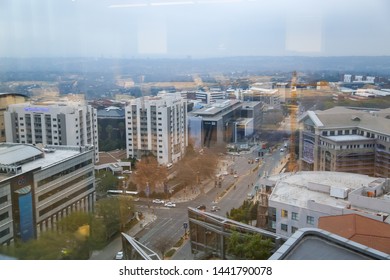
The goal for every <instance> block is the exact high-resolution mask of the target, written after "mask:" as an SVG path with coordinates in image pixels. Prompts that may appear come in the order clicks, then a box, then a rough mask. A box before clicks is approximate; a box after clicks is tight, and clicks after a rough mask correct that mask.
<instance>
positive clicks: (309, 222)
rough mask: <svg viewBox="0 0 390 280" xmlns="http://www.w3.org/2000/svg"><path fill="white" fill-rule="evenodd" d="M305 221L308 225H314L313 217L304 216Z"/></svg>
mask: <svg viewBox="0 0 390 280" xmlns="http://www.w3.org/2000/svg"><path fill="white" fill-rule="evenodd" d="M306 223H307V224H309V225H314V217H312V216H307V217H306Z"/></svg>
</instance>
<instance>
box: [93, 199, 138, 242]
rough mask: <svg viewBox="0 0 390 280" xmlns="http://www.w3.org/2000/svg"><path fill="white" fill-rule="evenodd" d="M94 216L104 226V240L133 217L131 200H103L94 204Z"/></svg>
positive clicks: (121, 228)
mask: <svg viewBox="0 0 390 280" xmlns="http://www.w3.org/2000/svg"><path fill="white" fill-rule="evenodd" d="M96 214H97V216H98V217H99V218H100V219H101V220H102V223H103V224H104V226H105V232H106V238H107V239H109V238H111V237H112V236H113V235H114V234H115V233H117V232H118V231H120V230H123V228H124V227H125V226H126V224H127V223H128V222H130V220H131V219H132V218H133V216H134V204H133V199H132V198H131V197H129V196H119V197H108V198H103V199H101V200H99V201H97V203H96Z"/></svg>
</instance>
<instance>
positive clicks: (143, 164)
mask: <svg viewBox="0 0 390 280" xmlns="http://www.w3.org/2000/svg"><path fill="white" fill-rule="evenodd" d="M167 177H168V170H167V168H166V167H165V166H162V165H159V164H158V162H157V159H156V158H155V157H153V156H148V157H144V158H142V160H141V161H140V162H138V163H137V168H136V172H135V174H134V175H133V180H134V182H135V183H136V184H137V185H138V186H139V190H140V191H146V186H147V185H149V193H152V192H155V189H156V185H157V184H163V182H164V181H165V180H166V179H167Z"/></svg>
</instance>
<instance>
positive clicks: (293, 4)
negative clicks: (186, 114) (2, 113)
mask: <svg viewBox="0 0 390 280" xmlns="http://www.w3.org/2000/svg"><path fill="white" fill-rule="evenodd" d="M389 12H390V1H388V0H370V1H368V0H365V1H363V0H344V1H340V0H339V1H336V0H316V1H311V0H296V1H291V0H273V1H266V0H56V1H51V0H0V42H1V44H0V57H107V58H142V57H168V58H170V57H173V58H180V57H181V58H184V57H193V58H203V57H225V56H295V55H297V56H360V55H361V56H382V55H387V56H388V55H390V17H389V16H388V13H389Z"/></svg>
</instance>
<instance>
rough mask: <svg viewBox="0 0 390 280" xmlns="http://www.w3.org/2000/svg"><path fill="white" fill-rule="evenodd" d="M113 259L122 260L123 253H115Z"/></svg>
mask: <svg viewBox="0 0 390 280" xmlns="http://www.w3.org/2000/svg"><path fill="white" fill-rule="evenodd" d="M115 259H116V260H123V251H119V252H118V253H116V255H115Z"/></svg>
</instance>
